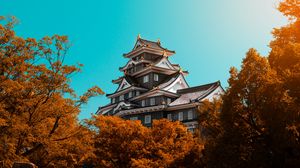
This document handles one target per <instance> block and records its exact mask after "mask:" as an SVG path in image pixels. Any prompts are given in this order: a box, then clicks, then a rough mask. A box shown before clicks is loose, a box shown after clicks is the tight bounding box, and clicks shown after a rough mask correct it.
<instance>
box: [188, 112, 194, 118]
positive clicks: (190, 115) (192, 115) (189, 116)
mask: <svg viewBox="0 0 300 168" xmlns="http://www.w3.org/2000/svg"><path fill="white" fill-rule="evenodd" d="M192 119H194V112H193V110H189V111H188V120H192Z"/></svg>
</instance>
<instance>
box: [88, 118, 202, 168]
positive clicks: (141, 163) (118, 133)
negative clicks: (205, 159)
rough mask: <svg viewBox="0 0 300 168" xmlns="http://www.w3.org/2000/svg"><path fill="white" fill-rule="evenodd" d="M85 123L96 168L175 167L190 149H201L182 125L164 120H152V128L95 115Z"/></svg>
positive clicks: (182, 161) (181, 162)
mask: <svg viewBox="0 0 300 168" xmlns="http://www.w3.org/2000/svg"><path fill="white" fill-rule="evenodd" d="M88 123H89V125H90V127H91V129H93V130H94V134H95V135H94V145H95V157H96V158H95V159H94V160H93V161H94V163H95V165H96V166H99V167H140V168H142V167H172V166H175V165H176V166H178V165H180V164H183V163H184V158H185V157H186V156H187V155H189V154H190V153H191V152H192V149H199V148H201V147H203V146H201V145H200V144H198V143H197V141H196V139H195V138H193V135H192V134H191V133H190V132H188V131H187V129H186V128H185V126H183V125H182V124H180V123H179V122H170V121H168V120H166V119H164V120H155V121H153V125H152V128H147V127H144V126H143V125H142V124H141V123H140V121H131V120H123V119H121V118H118V117H111V116H94V119H93V120H90V121H89V122H88ZM201 149H202V148H201ZM199 154H200V153H199Z"/></svg>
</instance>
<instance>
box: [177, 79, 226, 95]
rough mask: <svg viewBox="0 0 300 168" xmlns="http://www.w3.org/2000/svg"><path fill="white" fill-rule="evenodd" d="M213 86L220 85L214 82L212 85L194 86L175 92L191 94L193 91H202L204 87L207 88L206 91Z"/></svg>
mask: <svg viewBox="0 0 300 168" xmlns="http://www.w3.org/2000/svg"><path fill="white" fill-rule="evenodd" d="M214 85H218V86H219V85H220V81H219V80H218V81H216V82H212V83H208V84H204V85H199V86H194V87H189V88H185V89H179V90H177V93H190V92H193V90H194V89H200V90H201V89H203V88H205V87H208V88H207V89H209V88H211V87H212V86H214Z"/></svg>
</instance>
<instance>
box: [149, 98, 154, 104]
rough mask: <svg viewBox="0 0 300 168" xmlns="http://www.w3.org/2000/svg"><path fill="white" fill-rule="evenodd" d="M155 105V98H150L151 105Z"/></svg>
mask: <svg viewBox="0 0 300 168" xmlns="http://www.w3.org/2000/svg"><path fill="white" fill-rule="evenodd" d="M154 105H155V98H150V106H154Z"/></svg>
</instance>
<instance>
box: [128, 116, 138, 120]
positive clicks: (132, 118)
mask: <svg viewBox="0 0 300 168" xmlns="http://www.w3.org/2000/svg"><path fill="white" fill-rule="evenodd" d="M130 120H138V117H130Z"/></svg>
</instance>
